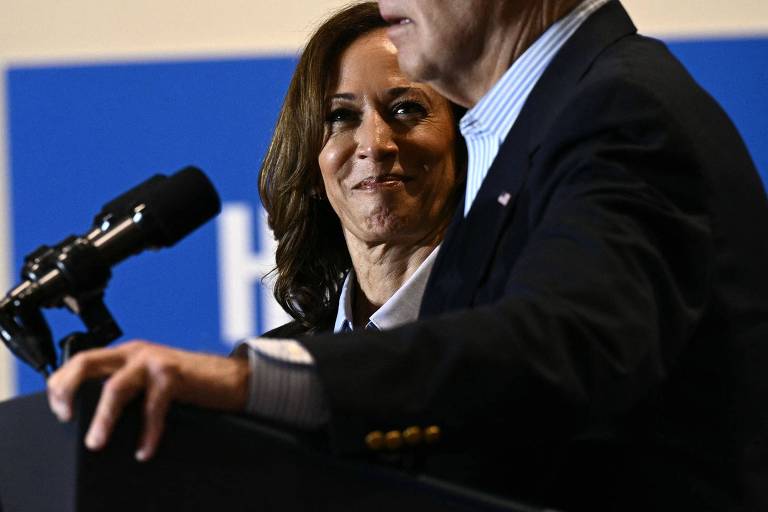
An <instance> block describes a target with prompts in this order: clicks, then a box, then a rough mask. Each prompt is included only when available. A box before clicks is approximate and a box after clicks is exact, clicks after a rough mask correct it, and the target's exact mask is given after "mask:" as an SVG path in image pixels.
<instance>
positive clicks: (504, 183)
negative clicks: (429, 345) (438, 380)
mask: <svg viewBox="0 0 768 512" xmlns="http://www.w3.org/2000/svg"><path fill="white" fill-rule="evenodd" d="M635 31H636V29H635V27H634V25H633V24H632V21H631V20H630V18H629V16H628V15H627V13H626V11H625V10H624V8H623V7H622V6H621V4H620V3H619V2H618V1H612V2H609V3H608V4H606V5H605V6H604V7H602V8H601V9H599V10H598V11H597V12H595V13H594V14H593V15H592V16H590V18H589V19H588V20H587V21H585V22H584V24H583V25H582V26H581V27H580V28H579V29H578V30H577V31H576V33H575V34H574V35H573V36H572V37H571V39H570V40H569V41H568V42H567V43H566V44H565V45H564V46H563V47H562V48H561V49H560V51H559V52H558V54H557V55H556V56H555V58H554V59H553V60H552V62H551V63H550V65H549V66H548V67H547V69H546V71H545V72H544V74H543V75H542V76H541V78H540V79H539V81H538V83H537V84H536V86H535V87H534V89H533V91H531V94H530V96H529V97H528V100H527V101H526V103H525V106H524V107H523V109H522V111H521V112H520V116H519V117H518V119H517V121H516V122H515V124H514V126H513V127H512V129H511V130H510V132H509V134H508V135H507V138H506V139H505V141H504V143H503V144H502V145H501V147H500V148H499V153H498V155H497V156H496V159H495V160H494V162H493V165H492V166H491V168H490V170H489V171H488V174H487V176H486V177H485V180H484V181H483V184H482V185H481V187H480V190H479V191H478V193H477V197H476V198H475V201H474V202H473V204H472V208H471V209H470V211H469V214H468V215H467V217H466V218H464V217H463V215H462V214H461V212H463V207H462V208H461V210H460V212H457V214H456V216H455V218H454V221H453V224H452V225H451V227H450V228H449V230H448V232H447V234H446V238H445V240H444V241H443V246H442V248H441V250H440V253H439V255H438V258H437V260H436V262H435V267H434V268H433V270H432V275H431V276H430V280H429V282H428V284H427V289H426V292H425V297H424V301H423V302H422V308H421V316H429V315H433V314H439V313H441V312H444V311H449V310H453V309H459V308H465V307H469V306H472V303H473V298H474V295H475V293H476V291H477V289H478V286H479V285H480V284H481V282H482V280H483V278H484V276H485V275H486V274H487V272H488V271H489V269H490V266H491V264H492V262H493V256H494V254H495V253H496V248H497V246H498V244H499V242H500V239H501V235H502V232H503V230H504V228H505V226H506V225H507V224H508V223H509V221H510V219H511V218H512V216H513V213H514V212H515V209H516V205H517V199H518V195H519V193H520V190H521V188H522V187H523V185H524V183H525V180H526V177H527V175H528V171H529V163H530V158H531V156H532V155H533V154H534V153H535V152H536V150H537V148H538V147H539V145H540V141H541V140H542V138H543V137H545V136H546V133H547V132H548V131H549V130H550V129H552V128H551V125H552V121H553V120H554V117H555V116H556V115H557V113H558V112H559V111H560V108H561V106H562V104H563V103H564V102H565V101H566V100H567V99H568V98H569V96H570V93H571V91H572V90H573V89H574V85H575V84H576V83H577V82H578V81H579V80H580V79H581V77H582V76H583V75H584V74H585V73H586V72H587V70H588V69H589V67H590V66H591V64H592V63H593V62H594V60H595V59H596V58H597V57H598V56H599V54H600V53H601V52H602V51H604V50H605V49H606V48H607V47H608V46H609V45H610V44H612V43H613V42H615V41H616V40H618V39H620V38H622V37H624V36H626V35H629V34H632V33H634V32H635ZM554 129H556V127H555V128H554ZM504 264H506V265H513V264H514V261H510V262H505V263H504Z"/></svg>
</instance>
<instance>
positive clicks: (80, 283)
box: [0, 167, 221, 368]
mask: <svg viewBox="0 0 768 512" xmlns="http://www.w3.org/2000/svg"><path fill="white" fill-rule="evenodd" d="M220 210H221V201H220V199H219V195H218V194H217V192H216V189H215V188H214V187H213V184H212V183H211V182H210V180H209V179H208V178H207V177H206V176H205V174H203V172H202V171H200V170H199V169H197V168H195V167H186V168H184V169H182V170H180V171H178V172H177V173H175V174H173V175H171V176H164V175H162V174H158V175H155V176H153V177H151V178H149V179H148V180H146V181H144V182H143V183H141V184H139V185H137V186H136V187H134V188H132V189H131V190H129V191H127V192H125V193H124V194H122V195H120V196H118V197H117V198H115V199H113V200H112V201H110V202H108V203H107V204H105V205H104V206H103V207H102V209H101V211H100V212H99V213H98V214H97V215H96V217H95V218H94V222H93V229H91V231H89V232H87V233H86V234H84V235H80V236H74V235H73V236H70V237H67V238H66V239H64V240H62V241H61V242H59V243H58V244H56V245H55V246H53V247H49V246H46V245H43V246H41V247H39V248H38V249H36V250H35V251H34V252H32V253H31V254H29V255H28V256H27V257H26V258H25V260H24V266H23V268H22V272H21V277H22V282H21V283H20V284H19V285H17V286H16V287H15V288H13V289H12V290H11V291H9V292H8V293H7V294H6V296H5V297H4V298H3V299H2V300H0V314H3V315H5V316H6V317H11V318H17V317H20V316H23V315H27V314H28V312H29V311H33V310H36V309H38V308H41V307H61V306H67V307H69V308H70V309H72V310H73V311H74V312H75V313H78V311H77V310H76V304H77V302H76V301H75V300H73V299H74V298H77V297H82V296H88V295H89V294H95V293H101V292H102V291H103V290H104V288H105V287H106V285H107V282H108V281H109V278H110V277H111V270H110V268H111V267H112V266H113V265H115V264H117V263H119V262H121V261H123V260H124V259H126V258H128V257H129V256H132V255H134V254H138V253H140V252H142V251H144V250H145V249H160V248H163V247H170V246H172V245H174V244H176V242H178V241H179V240H181V239H182V238H184V237H185V236H187V235H188V234H189V233H191V232H192V231H194V230H195V229H197V228H198V227H199V226H201V225H202V224H204V223H205V222H206V221H208V220H209V219H211V218H212V217H214V216H215V215H216V214H218V213H219V211H220ZM3 324H5V325H4V326H2V329H0V336H2V338H3V341H5V342H6V345H8V346H9V348H11V350H12V351H13V352H14V353H16V355H17V356H19V357H20V358H21V359H23V360H25V361H26V362H27V363H29V364H30V365H31V366H33V367H35V368H39V367H41V365H42V366H44V365H45V364H49V363H50V361H42V359H50V353H51V350H50V349H49V348H47V347H30V346H28V345H29V343H28V342H20V341H19V339H25V338H24V336H21V337H20V338H19V337H16V338H15V341H14V342H11V340H9V338H10V337H13V334H14V333H12V332H10V331H12V330H14V329H13V328H7V324H8V322H3ZM16 330H18V329H16ZM27 338H29V337H27ZM22 345H26V346H22ZM46 354H47V356H46ZM53 363H54V364H55V361H54V362H53Z"/></svg>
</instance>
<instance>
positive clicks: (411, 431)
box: [403, 427, 423, 446]
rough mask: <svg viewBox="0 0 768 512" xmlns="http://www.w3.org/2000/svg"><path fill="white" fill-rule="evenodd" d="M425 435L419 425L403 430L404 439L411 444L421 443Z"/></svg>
mask: <svg viewBox="0 0 768 512" xmlns="http://www.w3.org/2000/svg"><path fill="white" fill-rule="evenodd" d="M422 437H423V435H422V432H421V429H420V428H419V427H408V428H407V429H405V430H403V440H405V443H406V444H408V445H410V446H416V445H417V444H419V443H421V439H422Z"/></svg>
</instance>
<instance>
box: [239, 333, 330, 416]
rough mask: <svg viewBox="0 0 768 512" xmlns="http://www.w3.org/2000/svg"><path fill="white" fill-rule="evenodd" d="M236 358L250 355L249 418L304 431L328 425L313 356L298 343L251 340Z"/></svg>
mask: <svg viewBox="0 0 768 512" xmlns="http://www.w3.org/2000/svg"><path fill="white" fill-rule="evenodd" d="M233 355H235V356H238V357H244V356H246V355H247V357H248V361H249V364H250V367H251V372H250V377H249V379H248V401H247V403H246V407H245V410H246V412H248V413H249V414H254V415H257V416H262V417H265V418H268V419H272V420H277V421H281V422H284V423H288V424H291V425H294V426H297V427H300V428H306V429H311V428H317V427H320V426H321V425H323V424H324V423H326V422H327V421H328V416H329V412H328V406H327V404H326V400H325V396H324V394H323V391H322V386H321V384H320V379H319V378H318V376H317V371H316V370H315V361H314V359H313V358H312V355H311V354H310V353H309V352H308V351H307V349H305V348H304V346H303V345H301V344H300V343H299V342H297V341H296V340H289V339H266V338H248V339H245V340H243V341H242V342H241V343H240V344H239V345H238V346H237V347H236V348H235V350H234V352H233Z"/></svg>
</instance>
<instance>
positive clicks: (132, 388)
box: [85, 363, 146, 450]
mask: <svg viewBox="0 0 768 512" xmlns="http://www.w3.org/2000/svg"><path fill="white" fill-rule="evenodd" d="M145 382H146V368H145V367H144V365H143V364H141V363H129V364H128V365H126V366H124V367H123V368H120V369H119V370H118V371H117V372H115V374H114V375H112V377H110V378H109V380H107V382H105V383H104V387H103V388H102V391H101V398H100V399H99V404H98V405H97V406H96V412H95V413H94V415H93V419H92V420H91V426H90V428H89V429H88V434H86V436H85V445H86V446H87V447H88V448H90V449H91V450H99V449H101V448H103V447H104V445H105V444H106V443H107V439H109V436H110V434H111V433H112V429H113V428H114V426H115V423H116V422H117V419H118V418H119V417H120V414H121V413H122V412H123V409H124V408H125V405H126V404H127V403H128V402H129V401H130V400H131V399H132V398H134V397H135V396H136V395H137V394H138V393H139V392H140V391H141V390H142V389H143V388H144V385H145Z"/></svg>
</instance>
